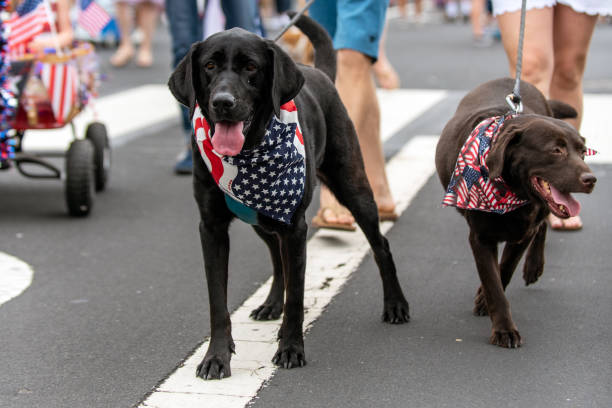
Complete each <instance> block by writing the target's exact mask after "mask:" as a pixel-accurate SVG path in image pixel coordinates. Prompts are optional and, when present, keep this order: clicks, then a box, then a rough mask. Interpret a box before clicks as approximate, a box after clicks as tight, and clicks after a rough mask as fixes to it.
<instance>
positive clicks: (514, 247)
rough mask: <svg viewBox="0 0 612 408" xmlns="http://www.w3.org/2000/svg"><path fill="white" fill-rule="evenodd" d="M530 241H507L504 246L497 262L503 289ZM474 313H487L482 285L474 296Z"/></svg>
mask: <svg viewBox="0 0 612 408" xmlns="http://www.w3.org/2000/svg"><path fill="white" fill-rule="evenodd" d="M530 243H531V240H529V239H526V240H524V241H522V242H518V243H511V242H508V243H506V245H505V246H504V251H503V252H502V258H501V262H500V264H499V275H500V279H501V284H502V287H503V289H504V290H506V287H507V286H508V284H509V283H510V280H511V279H512V275H513V274H514V271H515V270H516V267H517V265H518V263H519V262H520V260H521V257H522V256H523V254H524V253H525V250H526V249H527V247H528V246H529V244H530ZM474 314H475V315H477V316H486V315H487V314H488V310H487V302H486V301H485V296H484V291H483V289H482V286H481V287H479V288H478V291H477V292H476V296H475V298H474Z"/></svg>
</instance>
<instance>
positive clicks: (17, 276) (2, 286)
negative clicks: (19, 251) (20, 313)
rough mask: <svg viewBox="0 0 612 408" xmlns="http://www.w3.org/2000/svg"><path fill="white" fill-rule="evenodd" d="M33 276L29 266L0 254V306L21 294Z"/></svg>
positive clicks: (12, 257)
mask: <svg viewBox="0 0 612 408" xmlns="http://www.w3.org/2000/svg"><path fill="white" fill-rule="evenodd" d="M33 275H34V271H33V270H32V268H31V267H30V265H28V264H27V263H25V262H23V261H21V260H20V259H19V258H15V257H14V256H11V255H9V254H6V253H4V252H0V306H2V304H3V303H6V302H8V301H9V300H11V299H13V298H14V297H17V296H19V295H20V294H21V293H23V291H24V290H26V289H27V288H28V286H30V284H31V283H32V276H33Z"/></svg>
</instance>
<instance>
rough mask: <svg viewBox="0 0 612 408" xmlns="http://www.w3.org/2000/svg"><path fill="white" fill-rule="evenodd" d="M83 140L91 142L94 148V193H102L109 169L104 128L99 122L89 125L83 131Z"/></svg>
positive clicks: (108, 146)
mask: <svg viewBox="0 0 612 408" xmlns="http://www.w3.org/2000/svg"><path fill="white" fill-rule="evenodd" d="M85 139H89V140H91V143H92V144H93V147H94V159H93V160H94V174H95V180H96V191H102V190H104V189H105V188H106V184H107V183H108V179H109V176H110V167H111V148H110V143H109V141H108V135H107V133H106V126H104V124H103V123H100V122H93V123H90V124H89V126H87V129H86V130H85Z"/></svg>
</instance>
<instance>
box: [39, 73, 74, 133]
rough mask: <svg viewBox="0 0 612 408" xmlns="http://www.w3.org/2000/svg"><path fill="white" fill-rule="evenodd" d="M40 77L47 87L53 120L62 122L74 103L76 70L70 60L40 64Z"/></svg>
mask: <svg viewBox="0 0 612 408" xmlns="http://www.w3.org/2000/svg"><path fill="white" fill-rule="evenodd" d="M41 78H42V81H43V84H44V85H45V87H46V88H47V93H48V95H49V100H50V101H51V108H52V109H53V114H54V116H55V120H57V121H58V122H59V123H64V121H65V120H66V118H67V117H68V115H69V114H70V111H71V109H72V107H73V106H74V104H75V103H76V97H77V88H78V72H77V70H76V67H75V66H74V64H72V63H71V62H66V63H63V64H58V63H54V64H47V63H43V64H42V70H41Z"/></svg>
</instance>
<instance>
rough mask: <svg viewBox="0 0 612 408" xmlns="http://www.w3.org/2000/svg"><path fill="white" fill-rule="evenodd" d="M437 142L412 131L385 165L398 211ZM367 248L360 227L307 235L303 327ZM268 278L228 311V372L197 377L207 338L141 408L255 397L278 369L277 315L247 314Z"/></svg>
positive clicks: (234, 403) (219, 405)
mask: <svg viewBox="0 0 612 408" xmlns="http://www.w3.org/2000/svg"><path fill="white" fill-rule="evenodd" d="M436 143H437V137H435V136H418V137H415V138H413V139H411V140H410V142H409V143H408V144H407V145H406V146H405V147H404V148H403V149H402V150H401V151H400V152H399V153H398V154H397V155H395V156H394V157H393V159H392V160H391V161H390V162H389V164H388V165H387V175H388V177H389V183H390V186H391V190H392V192H393V196H394V197H395V198H396V200H397V211H398V213H400V214H401V213H402V212H403V211H404V210H405V209H406V208H407V207H408V205H409V204H410V202H411V201H412V199H413V198H414V197H415V196H416V194H417V193H418V191H419V190H420V189H421V187H422V186H423V185H424V184H425V183H426V182H427V180H428V179H429V177H430V176H431V175H432V174H433V172H434V152H435V146H436ZM406 174H410V175H411V177H406ZM392 225H393V223H392V222H384V223H383V224H382V225H381V229H382V231H383V233H386V232H387V231H388V230H389V229H390V228H391V227H392ZM368 251H369V245H368V243H367V241H366V239H365V237H364V235H363V233H361V232H357V233H355V232H342V231H327V230H319V231H318V232H317V233H315V234H314V235H313V237H312V238H311V239H310V240H309V241H308V248H307V251H306V252H307V256H308V259H307V262H306V285H305V286H306V288H305V293H304V304H305V308H306V312H305V316H304V329H305V333H307V332H308V330H309V329H310V327H312V325H313V324H314V322H315V320H316V319H317V318H318V317H319V316H320V315H321V313H323V311H324V309H325V307H326V306H327V305H328V304H329V302H330V301H331V299H332V298H333V297H334V296H335V295H336V294H338V292H340V290H341V289H342V287H343V286H344V284H345V283H346V281H347V280H348V279H349V278H350V276H351V274H352V273H353V272H354V271H355V270H356V269H357V267H358V266H359V264H360V263H361V262H362V260H363V258H364V257H365V255H366V254H367V253H368ZM372 273H377V272H375V271H372ZM270 284H271V278H270V279H269V280H268V281H267V282H266V283H265V284H264V285H262V286H261V287H260V288H259V289H257V291H256V292H255V293H254V294H253V295H252V296H251V297H250V298H249V299H247V300H246V301H245V302H244V303H243V304H242V305H241V306H240V307H239V308H238V309H237V310H236V311H235V312H234V313H233V314H232V316H231V321H232V335H233V338H234V341H235V343H236V354H235V355H234V356H233V358H232V376H231V377H229V378H225V379H223V380H222V381H204V380H202V379H201V378H198V377H196V375H195V372H196V367H197V365H198V364H199V363H200V362H201V361H202V359H203V358H204V354H205V353H206V350H207V349H208V341H206V342H204V344H202V345H201V346H200V347H199V348H198V349H197V350H196V351H195V352H194V354H193V355H191V356H189V357H188V358H187V359H186V360H185V362H184V363H183V364H182V365H181V366H180V367H179V368H178V369H177V370H176V371H174V373H172V374H171V375H170V376H169V377H168V378H167V379H166V380H165V381H164V382H162V383H161V384H160V385H159V386H158V387H157V388H156V389H155V390H154V391H153V392H152V393H151V394H150V395H149V396H148V397H147V398H146V400H145V401H144V402H143V403H142V404H141V405H140V408H145V407H147V408H152V407H155V408H191V407H194V408H195V407H198V408H203V407H214V408H224V407H227V408H230V407H231V408H234V407H244V406H245V404H247V403H248V402H249V401H250V400H251V399H252V398H253V397H255V396H256V395H257V393H258V391H259V389H260V388H261V387H262V385H263V384H264V382H265V381H266V380H267V379H269V378H270V377H271V376H272V375H273V374H274V372H275V371H276V367H275V366H274V365H273V364H272V362H271V359H272V357H273V355H274V353H275V352H276V349H277V347H278V344H277V341H276V337H277V333H278V329H279V327H280V320H278V321H273V322H258V321H254V320H251V319H250V318H249V314H250V312H251V310H252V309H253V308H255V307H257V306H259V305H260V304H261V303H262V302H263V301H264V299H265V297H266V295H267V293H268V290H269V288H270ZM379 306H380V305H379ZM381 324H383V323H381ZM306 342H307V340H306ZM306 347H307V349H308V346H306Z"/></svg>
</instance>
